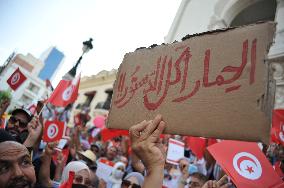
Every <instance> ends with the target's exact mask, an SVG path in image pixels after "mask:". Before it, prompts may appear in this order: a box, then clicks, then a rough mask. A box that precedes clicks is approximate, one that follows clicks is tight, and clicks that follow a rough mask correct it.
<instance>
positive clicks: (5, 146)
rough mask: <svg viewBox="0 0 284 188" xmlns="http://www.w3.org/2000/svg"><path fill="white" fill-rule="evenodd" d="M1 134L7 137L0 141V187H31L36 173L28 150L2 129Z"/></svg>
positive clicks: (0, 135)
mask: <svg viewBox="0 0 284 188" xmlns="http://www.w3.org/2000/svg"><path fill="white" fill-rule="evenodd" d="M5 134H7V135H5ZM3 135H5V137H6V138H8V139H6V140H7V141H5V140H3V139H1V141H0V188H23V187H25V188H32V187H33V186H34V184H35V182H36V175H35V170H34V166H33V164H32V160H31V156H30V154H29V151H28V150H27V148H26V147H25V146H24V145H22V144H20V143H18V142H16V141H13V140H14V139H13V138H12V137H10V138H9V136H10V135H9V134H8V133H4V132H3V130H2V131H1V133H0V137H2V136H3Z"/></svg>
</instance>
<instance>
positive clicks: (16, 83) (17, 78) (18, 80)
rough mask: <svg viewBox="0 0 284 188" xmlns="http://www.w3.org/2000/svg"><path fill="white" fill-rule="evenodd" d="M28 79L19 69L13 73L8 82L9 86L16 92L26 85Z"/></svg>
mask: <svg viewBox="0 0 284 188" xmlns="http://www.w3.org/2000/svg"><path fill="white" fill-rule="evenodd" d="M26 79H27V77H26V76H25V75H24V74H23V73H22V72H21V71H20V69H19V67H18V68H17V69H16V70H15V71H14V72H13V74H12V75H11V76H10V77H9V79H8V80H7V83H8V84H9V86H10V87H11V88H12V89H13V90H14V91H15V90H16V89H18V87H20V85H22V83H24V81H25V80H26Z"/></svg>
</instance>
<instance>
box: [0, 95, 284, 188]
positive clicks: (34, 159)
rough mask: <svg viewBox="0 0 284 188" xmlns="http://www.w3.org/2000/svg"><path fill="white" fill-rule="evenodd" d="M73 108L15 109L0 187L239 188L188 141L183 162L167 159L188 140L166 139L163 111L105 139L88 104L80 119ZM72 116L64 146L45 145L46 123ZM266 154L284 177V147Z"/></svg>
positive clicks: (4, 135) (0, 163)
mask: <svg viewBox="0 0 284 188" xmlns="http://www.w3.org/2000/svg"><path fill="white" fill-rule="evenodd" d="M9 104H10V101H9V100H4V101H1V104H0V115H1V117H2V116H3V115H4V114H5V113H7V108H8V106H9ZM41 105H42V104H41ZM38 106H39V105H38ZM71 109H72V106H71V105H69V106H67V107H66V108H61V107H60V108H56V107H54V106H52V105H50V104H48V105H44V109H43V110H42V113H40V115H38V114H35V115H31V113H30V112H29V111H28V110H27V109H26V108H24V107H23V108H16V109H14V110H12V111H11V112H10V116H9V118H8V119H7V122H6V125H5V126H4V128H3V129H0V188H23V187H27V188H35V187H43V188H44V187H62V188H64V187H65V188H67V187H74V188H76V187H81V188H130V187H132V188H140V187H144V188H151V187H154V188H158V187H168V188H187V187H188V188H211V187H212V188H213V187H214V188H232V187H235V185H234V184H233V182H232V181H230V178H229V177H228V176H227V175H226V174H225V172H224V171H223V170H222V169H221V167H220V166H219V165H218V164H217V163H216V161H215V160H214V158H213V157H212V156H211V155H210V153H209V152H208V151H205V152H204V155H203V157H202V158H201V159H200V158H197V157H196V156H195V154H194V153H193V152H192V151H191V149H190V148H189V146H187V145H185V157H183V158H181V159H180V160H179V163H178V165H174V164H171V163H167V162H166V151H167V147H168V141H169V139H170V138H175V139H177V140H180V141H184V138H185V137H183V136H179V135H165V136H163V137H161V136H160V135H161V134H162V133H163V131H164V129H165V127H166V126H167V125H166V123H165V122H164V121H163V117H162V116H161V115H157V116H156V117H155V118H154V119H153V120H144V121H143V122H140V123H138V124H136V125H133V126H132V127H131V128H130V129H129V135H128V136H125V135H119V136H116V137H113V138H111V139H108V140H104V139H103V138H102V135H101V134H100V132H97V134H93V131H94V129H96V125H95V124H93V123H92V119H91V117H90V115H89V108H88V107H83V108H82V110H81V112H79V113H78V114H76V115H75V116H74V117H71V113H70V110H71ZM39 111H41V110H39ZM72 118H73V119H76V120H74V123H73V124H74V125H73V126H72V128H68V129H69V130H68V131H66V136H68V137H69V139H67V143H66V144H65V145H64V147H63V148H62V149H60V150H59V149H58V148H57V145H58V142H50V143H47V144H43V143H42V141H41V138H42V134H43V124H44V121H46V120H54V119H58V120H60V121H65V122H69V121H70V119H72ZM1 121H3V119H1ZM1 123H3V122H1ZM263 152H264V153H265V154H266V156H267V158H268V159H269V161H270V162H271V164H272V165H274V166H275V169H278V171H279V174H280V175H281V173H282V178H283V177H284V175H283V172H284V166H283V160H284V147H283V146H282V145H280V144H275V143H272V144H271V145H269V146H267V147H266V146H264V145H263ZM104 161H107V162H108V164H109V165H110V166H112V168H111V169H112V170H111V172H110V174H109V175H108V176H105V177H102V176H99V175H98V174H100V173H101V172H97V170H100V167H99V164H100V163H102V162H104Z"/></svg>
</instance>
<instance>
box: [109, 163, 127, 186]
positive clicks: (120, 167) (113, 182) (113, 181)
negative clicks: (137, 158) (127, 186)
mask: <svg viewBox="0 0 284 188" xmlns="http://www.w3.org/2000/svg"><path fill="white" fill-rule="evenodd" d="M124 173H125V164H124V163H122V162H117V163H115V165H114V167H113V170H112V172H111V175H110V177H109V178H108V181H107V182H106V188H120V187H121V183H122V177H123V175H124Z"/></svg>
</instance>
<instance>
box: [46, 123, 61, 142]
mask: <svg viewBox="0 0 284 188" xmlns="http://www.w3.org/2000/svg"><path fill="white" fill-rule="evenodd" d="M58 131H59V130H58V126H57V125H56V124H51V125H49V127H48V128H47V136H48V138H50V139H53V138H55V137H56V136H57V135H58Z"/></svg>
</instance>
